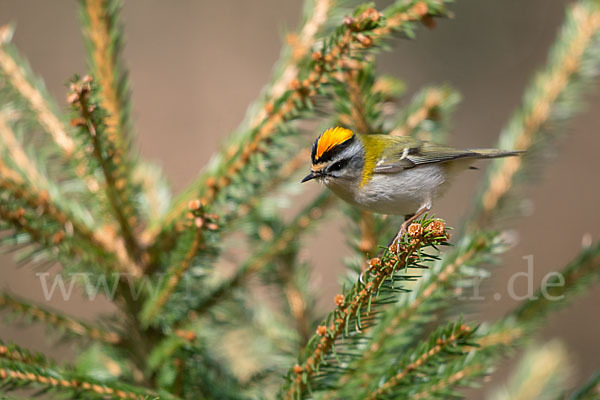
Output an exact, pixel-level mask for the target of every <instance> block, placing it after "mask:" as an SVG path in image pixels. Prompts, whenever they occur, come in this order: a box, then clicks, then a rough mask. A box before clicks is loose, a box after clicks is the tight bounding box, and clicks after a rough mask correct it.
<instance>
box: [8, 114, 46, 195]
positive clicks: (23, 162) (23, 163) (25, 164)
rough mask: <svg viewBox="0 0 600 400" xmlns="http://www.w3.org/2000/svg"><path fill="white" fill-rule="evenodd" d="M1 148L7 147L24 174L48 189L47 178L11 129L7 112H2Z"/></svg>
mask: <svg viewBox="0 0 600 400" xmlns="http://www.w3.org/2000/svg"><path fill="white" fill-rule="evenodd" d="M0 140H1V141H0V148H2V147H5V148H6V150H5V151H7V152H8V154H10V158H11V159H12V160H13V162H14V163H15V164H16V165H17V166H18V167H19V169H21V170H22V172H23V173H24V174H25V175H26V176H27V179H30V180H31V181H32V182H34V183H35V184H37V185H39V186H42V187H46V186H47V182H46V178H45V177H43V176H42V175H41V174H40V173H39V171H38V168H37V166H36V165H35V162H34V161H33V160H31V159H30V158H29V157H27V155H26V154H25V151H24V150H23V146H21V144H20V143H19V142H18V141H17V138H16V136H15V133H14V131H13V129H12V128H11V126H10V124H9V122H8V118H7V115H6V113H5V112H2V111H0Z"/></svg>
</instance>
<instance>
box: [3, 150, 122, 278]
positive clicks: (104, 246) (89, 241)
mask: <svg viewBox="0 0 600 400" xmlns="http://www.w3.org/2000/svg"><path fill="white" fill-rule="evenodd" d="M0 188H1V189H2V190H3V191H4V194H5V195H7V196H9V198H8V199H7V200H8V201H11V202H12V203H13V206H14V205H16V204H17V203H19V204H20V205H21V206H22V208H19V209H17V211H18V212H19V213H20V214H23V216H24V215H25V211H28V212H31V213H34V214H37V215H39V216H38V218H39V219H40V220H41V221H46V222H47V223H48V224H51V225H54V226H55V227H56V228H57V229H58V230H56V231H55V234H56V235H60V236H61V241H63V240H64V241H69V242H72V246H74V247H75V248H78V249H79V250H83V249H84V248H87V249H90V250H93V251H94V253H96V254H97V255H98V256H99V258H98V259H96V261H97V262H99V263H100V264H101V265H106V266H107V267H106V269H107V270H112V269H113V268H114V264H115V262H114V261H115V258H116V259H117V260H118V253H117V252H116V251H115V249H114V245H113V244H111V243H107V241H106V239H105V237H104V236H103V235H102V233H103V232H102V231H94V230H92V228H90V227H89V226H88V224H86V223H85V222H84V221H83V220H82V219H81V218H79V217H78V216H76V215H75V214H74V213H73V212H70V211H71V210H73V209H74V207H73V206H72V204H71V203H70V202H66V201H65V200H64V199H58V200H56V196H54V198H52V197H51V196H50V194H49V192H48V191H47V190H39V189H38V188H37V187H36V186H35V185H28V184H26V182H24V181H23V179H22V178H21V176H20V175H19V174H18V173H16V172H15V171H13V170H12V169H10V168H8V167H7V166H6V165H5V164H4V163H3V162H2V160H0ZM64 210H68V211H64ZM20 226H21V225H20V224H19V225H18V226H17V227H20ZM65 233H66V234H65ZM79 250H77V252H79ZM71 254H74V253H71ZM118 261H123V260H118ZM116 264H117V269H118V270H122V271H124V272H127V269H126V268H124V267H123V266H122V265H121V264H120V263H119V262H117V263H116Z"/></svg>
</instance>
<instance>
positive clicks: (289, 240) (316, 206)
mask: <svg viewBox="0 0 600 400" xmlns="http://www.w3.org/2000/svg"><path fill="white" fill-rule="evenodd" d="M332 201H333V198H332V196H331V195H330V194H329V193H328V192H323V193H322V194H321V195H319V196H318V197H317V198H316V199H315V200H313V201H312V202H311V203H310V204H309V205H308V206H307V207H306V208H304V209H303V210H302V211H301V212H300V213H299V214H298V215H297V216H296V217H295V218H294V220H293V221H292V222H290V224H289V225H287V226H286V227H285V228H284V229H283V230H282V232H280V233H279V234H278V235H277V236H275V237H273V239H272V240H271V241H269V242H267V243H266V244H265V245H264V246H263V247H262V248H261V249H259V250H258V251H256V252H255V253H254V254H253V256H252V257H251V258H250V259H249V260H248V261H246V262H245V263H244V264H243V265H242V266H241V267H240V268H239V269H238V270H237V271H236V273H235V274H234V276H233V277H231V278H229V279H228V280H226V281H225V282H222V283H220V284H219V285H218V286H217V287H216V288H214V289H213V290H212V291H211V292H210V293H209V294H208V295H206V296H204V297H203V299H201V300H200V303H199V304H198V305H197V306H196V307H195V308H194V313H195V314H202V313H204V312H206V311H207V310H208V309H210V308H211V307H213V306H214V305H215V304H216V303H218V302H220V301H222V300H224V299H226V298H228V297H229V296H230V295H231V294H232V292H233V290H234V289H236V288H238V287H240V286H241V285H243V284H244V283H245V282H246V281H247V280H248V278H249V277H251V276H252V275H254V274H256V273H258V272H259V271H261V270H262V269H263V268H265V267H266V266H267V265H269V263H270V262H271V261H272V260H273V258H275V257H276V256H277V255H279V254H281V253H283V252H285V251H286V249H287V248H288V246H289V245H290V244H293V243H297V240H298V238H299V235H300V234H301V233H305V232H306V230H307V228H309V227H311V226H312V225H313V222H315V221H317V220H319V219H321V218H322V217H323V215H324V213H323V210H324V209H325V208H327V207H328V206H329V205H330V204H331V203H332Z"/></svg>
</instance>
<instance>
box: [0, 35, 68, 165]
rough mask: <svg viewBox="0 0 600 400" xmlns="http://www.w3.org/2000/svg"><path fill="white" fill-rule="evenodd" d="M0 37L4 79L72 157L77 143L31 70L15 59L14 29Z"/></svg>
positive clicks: (1, 65) (0, 63)
mask: <svg viewBox="0 0 600 400" xmlns="http://www.w3.org/2000/svg"><path fill="white" fill-rule="evenodd" d="M1 29H2V33H1V34H0V36H1V37H2V40H1V41H0V69H1V70H2V75H3V77H6V78H7V80H8V81H9V82H10V83H11V85H12V86H13V87H14V88H15V89H16V90H17V91H18V92H19V93H20V94H21V95H22V96H23V98H24V99H26V100H27V101H28V102H29V104H30V106H31V108H32V109H33V110H34V111H35V112H36V114H37V117H38V121H39V123H40V124H41V125H42V126H43V127H44V129H45V130H46V131H47V132H48V133H49V134H50V135H51V136H52V138H53V139H54V141H55V142H56V144H57V145H58V146H59V147H60V148H61V149H63V151H64V152H65V154H66V155H67V156H70V155H71V154H72V153H73V151H74V149H75V143H74V142H73V140H72V139H71V137H70V136H69V134H68V133H67V131H66V129H65V127H64V125H63V123H62V122H61V121H60V119H59V117H58V116H57V112H56V110H55V108H56V107H54V106H50V105H49V104H48V102H47V101H48V99H49V96H48V94H47V93H46V92H45V90H43V89H41V88H42V86H41V85H40V84H39V83H38V82H34V79H33V77H32V76H31V73H30V72H29V68H28V67H27V66H25V65H22V64H23V63H22V62H20V60H17V59H16V58H15V53H14V50H13V49H12V48H10V44H9V39H10V37H12V32H8V31H9V30H12V29H13V28H12V27H11V26H3V27H2V28H1Z"/></svg>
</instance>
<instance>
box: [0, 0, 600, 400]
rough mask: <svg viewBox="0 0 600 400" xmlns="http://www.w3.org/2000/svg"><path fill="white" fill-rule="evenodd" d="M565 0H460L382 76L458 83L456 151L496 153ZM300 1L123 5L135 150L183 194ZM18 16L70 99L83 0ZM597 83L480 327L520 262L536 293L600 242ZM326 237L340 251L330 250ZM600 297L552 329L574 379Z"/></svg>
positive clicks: (248, 96) (12, 17)
mask: <svg viewBox="0 0 600 400" xmlns="http://www.w3.org/2000/svg"><path fill="white" fill-rule="evenodd" d="M568 3H569V2H568V1H563V0H552V1H549V0H526V1H523V0H504V1H494V0H461V1H459V2H457V4H455V5H454V6H452V9H453V10H454V11H455V13H456V17H455V19H454V20H444V21H440V23H439V24H438V26H437V28H436V29H435V30H433V31H427V30H425V29H422V30H421V31H420V32H419V34H418V38H417V40H416V41H412V42H409V41H404V40H394V41H393V42H392V43H393V46H394V51H393V52H389V53H384V54H382V55H380V56H379V63H378V64H379V68H380V70H381V71H384V72H386V73H389V74H393V75H395V76H397V77H400V78H402V79H404V80H405V81H406V83H407V85H408V89H409V94H410V93H412V92H414V91H416V90H417V89H419V88H420V87H421V86H422V85H424V84H428V83H444V82H447V83H449V84H451V85H452V86H454V87H456V88H458V89H459V91H460V92H461V93H462V96H463V101H462V103H461V104H460V106H459V107H458V110H457V112H456V113H455V116H454V122H453V132H452V136H451V144H452V145H455V146H457V147H486V146H493V145H494V144H495V143H496V138H497V135H498V133H499V131H500V129H501V128H502V126H503V124H504V123H505V122H506V121H507V119H508V117H509V115H510V114H511V113H512V111H513V110H514V109H515V108H516V107H517V106H518V105H519V104H520V99H521V95H522V92H523V89H524V88H525V86H526V84H527V82H529V79H530V77H531V76H532V73H533V72H534V71H535V69H536V68H537V67H538V66H542V65H543V64H544V63H545V59H546V55H547V51H548V48H549V46H550V44H551V43H552V41H553V40H554V38H555V37H556V34H557V29H558V27H559V26H560V23H561V21H562V19H563V16H564V9H565V6H566V4H568ZM382 5H383V4H378V6H379V7H381V6H382ZM301 6H302V5H301V2H300V1H289V0H286V1H282V0H262V1H260V2H250V1H244V0H238V1H234V0H224V1H220V2H216V1H214V2H199V1H177V2H165V1H149V0H145V1H139V0H138V1H128V2H127V3H126V5H125V8H124V10H123V19H124V21H125V24H126V25H125V33H126V41H127V44H126V47H125V56H126V60H127V64H128V67H129V69H130V75H131V80H132V82H133V89H134V92H133V104H134V117H135V120H136V122H137V125H136V126H137V132H138V137H137V142H138V143H139V147H140V149H141V154H142V156H143V157H145V158H147V159H150V160H153V161H155V162H157V163H159V164H160V165H162V166H163V167H164V169H165V171H166V174H167V175H168V176H169V178H170V179H171V181H172V182H173V187H174V189H175V191H179V190H181V189H182V188H184V187H185V185H186V184H187V183H188V182H190V181H191V180H192V178H193V177H194V176H195V175H196V174H197V173H198V171H199V170H200V169H201V168H202V166H203V165H204V164H206V162H207V161H208V160H209V158H210V156H211V154H212V153H213V152H214V151H215V150H217V149H219V145H220V143H222V142H223V140H224V139H225V138H226V137H227V135H228V134H229V132H231V131H232V130H233V129H234V128H235V127H236V126H237V125H238V123H239V122H240V121H241V119H242V118H243V116H244V113H245V110H246V107H247V106H248V104H249V103H250V102H251V101H252V100H253V99H255V98H256V97H257V94H258V93H259V91H260V89H261V87H262V86H263V85H264V84H265V83H266V82H267V80H268V78H269V76H270V73H271V68H272V65H273V63H274V62H275V60H276V59H277V58H278V55H279V49H280V45H281V42H282V33H283V32H284V31H285V29H286V28H289V29H294V28H295V27H296V26H297V23H298V20H299V18H300V10H301ZM8 22H16V23H17V30H16V35H15V37H14V41H15V42H16V44H17V45H18V47H19V49H20V51H21V53H22V55H24V56H25V57H26V58H28V59H29V61H30V63H31V65H32V67H33V69H34V70H35V71H36V73H38V74H39V75H41V76H42V77H43V78H44V79H45V81H46V84H47V86H48V88H49V90H50V92H51V93H52V94H54V95H55V96H56V97H57V98H58V99H60V102H61V104H62V105H64V97H65V87H64V82H65V81H66V80H67V79H68V78H69V77H70V76H71V75H72V74H73V73H75V72H79V73H83V72H85V71H86V68H85V57H84V48H83V43H82V39H81V35H80V31H79V25H78V18H77V7H76V2H75V1H65V0H60V1H59V0H54V1H43V0H37V1H34V0H30V1H23V0H2V1H1V2H0V24H4V23H8ZM598 89H600V88H594V90H593V91H592V92H595V93H592V95H591V96H588V100H589V101H587V107H586V108H587V112H584V113H582V114H580V115H579V116H578V117H577V118H576V119H575V120H574V121H572V123H571V124H570V125H569V131H570V135H569V136H568V138H567V139H566V140H562V141H561V142H560V146H559V151H558V153H557V154H556V157H555V158H554V160H553V161H552V163H551V165H549V166H548V167H547V168H546V169H545V170H544V173H543V178H542V179H541V180H540V181H539V182H538V183H537V184H535V185H531V186H530V188H528V189H527V191H526V192H525V193H526V195H527V198H528V199H530V200H531V201H532V204H533V208H532V213H531V215H530V216H529V217H527V218H523V219H522V220H520V221H518V223H516V224H515V225H514V227H515V229H516V232H517V233H518V237H519V238H520V240H519V243H518V245H517V246H516V247H515V248H513V249H512V250H511V251H510V253H508V254H507V255H505V256H504V257H503V260H504V262H503V264H502V266H501V267H499V268H495V269H493V276H492V278H491V279H490V282H487V283H486V285H489V286H490V287H491V289H490V292H489V293H496V292H498V293H501V294H502V295H503V296H502V299H501V300H500V301H494V300H490V301H488V302H486V303H485V304H482V312H481V316H482V318H483V319H485V318H490V319H493V318H495V317H497V316H500V315H502V314H503V313H504V312H506V311H507V310H509V309H510V308H511V307H513V306H514V304H516V302H515V301H513V300H510V299H508V296H507V290H506V286H507V281H508V279H509V277H510V276H511V275H512V274H513V273H515V272H517V271H526V268H527V263H526V261H525V260H523V259H522V257H523V256H527V255H533V256H534V270H535V276H534V287H536V288H537V287H538V286H539V283H540V281H541V280H542V278H543V277H544V275H545V274H546V273H547V272H549V271H552V270H558V269H560V268H562V267H563V266H564V265H565V264H566V263H567V262H568V260H570V259H571V258H572V257H573V256H574V255H575V254H577V253H578V252H579V250H580V249H581V247H582V240H583V237H584V235H587V237H588V238H589V237H590V235H591V238H592V239H593V240H594V241H596V240H599V239H600V214H599V213H598V211H597V206H598V199H599V193H600V189H599V188H598V186H597V182H598V178H597V174H598V172H599V171H600V157H598V150H599V146H600V136H599V135H598V129H597V126H598V124H599V123H600V115H599V114H598V112H597V110H598V106H599V105H600V90H598ZM315 134H316V133H315ZM307 165H308V164H307ZM482 177H483V173H482V172H481V171H479V172H469V173H465V174H464V176H463V177H462V178H461V179H459V180H458V181H457V182H456V184H455V185H454V187H453V189H452V190H451V191H450V192H449V193H448V194H447V196H446V197H445V198H444V199H443V200H442V201H438V203H437V204H436V207H435V209H434V211H435V213H436V214H437V215H439V216H442V217H444V218H446V219H447V220H448V222H449V224H450V225H454V226H456V225H457V222H458V221H459V219H460V217H461V216H462V215H463V214H465V213H466V212H467V207H468V204H470V201H471V199H472V196H473V194H474V192H475V188H476V187H477V184H478V182H479V181H480V179H481V178H482ZM328 221H330V223H329V226H327V227H322V228H321V229H320V230H319V231H318V235H317V236H318V237H316V238H315V240H314V241H313V242H314V243H313V247H312V248H313V251H312V254H317V255H319V257H318V258H319V261H318V262H316V272H315V280H316V283H315V287H316V288H318V290H319V292H320V293H321V294H322V305H323V307H329V305H330V303H331V298H332V296H333V294H334V293H336V291H337V290H338V289H339V285H338V280H337V276H339V274H340V273H341V272H342V271H343V266H342V263H341V261H340V259H341V257H342V256H343V255H344V254H345V252H346V249H345V247H344V239H343V237H342V236H341V235H340V234H339V228H340V226H342V225H341V224H340V223H338V222H336V221H332V220H331V219H330V220H328ZM332 232H333V233H335V236H334V235H330V233H332ZM325 237H327V240H328V243H327V248H328V249H333V250H329V251H327V252H325V246H323V244H322V242H323V239H324V238H325ZM319 238H320V239H321V240H317V239H319ZM319 242H320V243H321V244H319ZM326 253H327V254H326ZM0 266H1V268H2V269H1V276H2V278H1V281H0V288H1V289H8V290H10V291H11V292H12V293H15V294H18V295H19V296H22V297H26V298H30V299H32V300H34V301H38V302H43V295H42V293H41V288H40V283H39V280H38V279H35V278H34V277H33V273H32V271H31V269H30V268H24V269H16V268H15V267H14V264H13V262H12V260H11V256H10V255H7V256H1V258H0ZM516 282H517V290H516V292H517V293H518V294H522V293H524V292H525V290H526V282H525V280H524V279H517V281H516ZM595 289H598V286H596V287H595V288H593V289H592V290H590V292H589V293H588V294H587V295H586V296H584V297H582V298H579V299H578V300H577V301H575V302H574V303H572V305H570V306H569V307H568V308H567V309H565V310H564V311H563V312H561V313H558V314H556V315H554V316H553V317H552V318H551V319H550V320H549V321H548V323H547V324H546V328H545V330H544V334H543V339H548V338H551V337H559V338H561V339H563V340H564V341H565V343H566V344H567V346H568V349H569V355H570V358H571V360H572V364H573V366H574V371H575V374H574V379H573V380H572V382H573V383H577V382H580V381H581V380H582V379H584V378H586V377H587V376H589V374H590V373H591V372H592V371H593V370H594V369H596V368H598V367H600V363H599V362H598V361H599V360H600V346H599V345H598V341H597V339H598V338H599V337H600V309H599V304H598V303H599V302H600V294H598V293H597V292H596V290H595ZM487 297H490V298H491V297H492V296H489V295H488V296H487ZM53 305H54V306H55V307H59V308H60V309H63V310H66V311H68V312H70V313H73V314H75V315H77V316H80V317H82V318H89V319H93V318H94V316H96V315H97V313H98V312H101V311H106V310H107V309H109V308H107V307H108V305H107V304H106V303H104V302H102V301H98V300H96V301H94V302H90V301H87V300H72V301H70V302H61V301H59V300H57V301H56V302H55V303H54V304H53ZM0 338H2V339H3V340H5V341H10V340H14V341H16V342H17V343H19V344H22V345H26V346H29V347H31V348H33V349H36V350H43V351H49V352H50V353H51V354H52V355H53V356H55V357H57V358H59V359H65V358H67V359H68V358H69V357H70V356H71V354H72V353H71V350H70V348H69V346H68V344H59V345H56V344H55V343H54V342H53V341H52V340H50V339H49V338H47V336H46V333H45V332H44V329H43V327H42V326H39V325H34V326H31V327H29V326H14V325H7V324H6V323H4V322H2V323H0ZM496 382H498V381H497V380H496ZM476 396H479V394H473V397H476Z"/></svg>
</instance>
